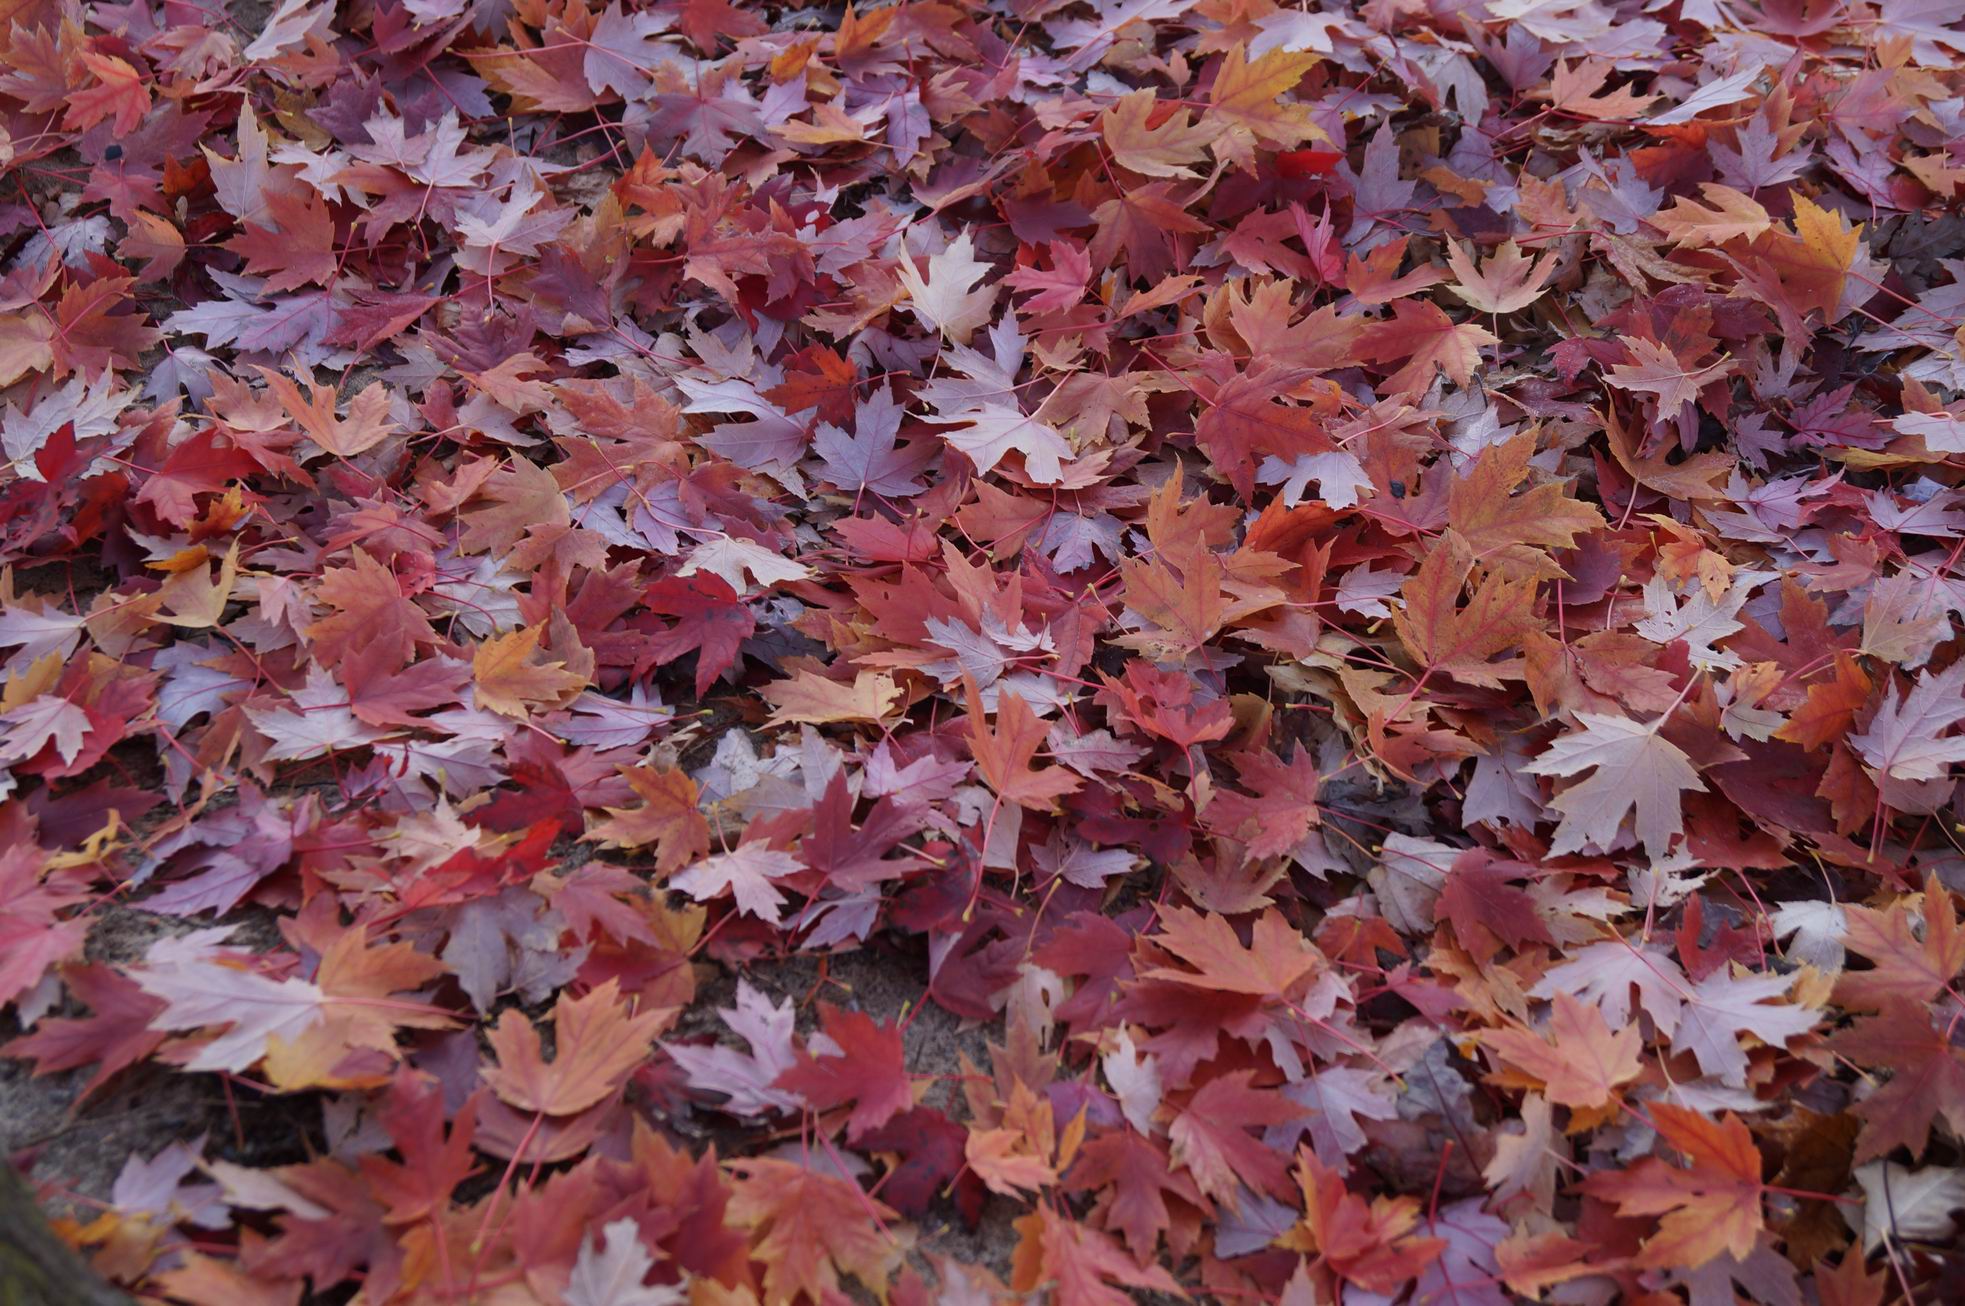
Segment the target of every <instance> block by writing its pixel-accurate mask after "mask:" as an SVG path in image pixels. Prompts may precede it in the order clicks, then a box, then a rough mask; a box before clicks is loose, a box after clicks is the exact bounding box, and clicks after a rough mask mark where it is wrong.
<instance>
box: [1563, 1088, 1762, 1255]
mask: <svg viewBox="0 0 1965 1306" xmlns="http://www.w3.org/2000/svg"><path fill="white" fill-rule="evenodd" d="M1651 1120H1652V1123H1653V1124H1654V1125H1656V1126H1657V1129H1658V1136H1659V1137H1660V1138H1661V1139H1663V1140H1664V1142H1665V1143H1667V1144H1668V1145H1669V1146H1671V1147H1672V1148H1673V1149H1674V1150H1676V1151H1678V1152H1680V1153H1682V1154H1683V1155H1684V1156H1685V1157H1686V1158H1687V1159H1688V1160H1690V1161H1691V1162H1692V1165H1691V1166H1690V1168H1681V1167H1679V1166H1675V1165H1671V1164H1669V1163H1667V1162H1665V1161H1661V1160H1659V1159H1658V1158H1657V1157H1646V1158H1645V1159H1644V1160H1643V1161H1640V1162H1639V1163H1638V1164H1637V1165H1635V1166H1633V1167H1632V1168H1630V1169H1629V1170H1620V1171H1615V1172H1613V1173H1608V1174H1596V1175H1592V1176H1591V1177H1590V1178H1589V1179H1588V1180H1587V1181H1585V1184H1584V1188H1585V1190H1586V1191H1588V1192H1590V1193H1591V1194H1593V1195H1595V1196H1599V1197H1607V1198H1610V1199H1611V1200H1613V1201H1615V1202H1616V1203H1617V1213H1618V1214H1619V1215H1624V1216H1634V1215H1662V1216H1663V1217H1664V1218H1663V1219H1661V1220H1660V1221H1659V1222H1658V1232H1657V1233H1655V1234H1653V1235H1652V1236H1651V1237H1650V1238H1649V1239H1648V1240H1646V1242H1645V1244H1644V1248H1643V1250H1642V1251H1640V1252H1639V1253H1638V1258H1637V1262H1638V1264H1640V1265H1645V1266H1652V1267H1657V1268H1667V1267H1670V1268H1677V1269H1686V1270H1696V1269H1697V1268H1699V1267H1700V1266H1701V1265H1704V1264H1705V1263H1706V1262H1707V1261H1710V1260H1712V1259H1713V1258H1715V1257H1717V1256H1721V1255H1730V1256H1732V1257H1734V1258H1735V1259H1736V1260H1745V1259H1746V1258H1747V1257H1748V1256H1750V1255H1752V1254H1753V1249H1754V1246H1755V1244H1756V1243H1758V1242H1759V1241H1760V1235H1761V1231H1762V1230H1763V1229H1764V1228H1765V1227H1766V1224H1765V1221H1764V1219H1763V1217H1762V1213H1761V1207H1760V1197H1761V1193H1762V1192H1763V1191H1764V1189H1765V1186H1764V1185H1763V1184H1762V1183H1761V1181H1760V1167H1761V1162H1760V1150H1759V1149H1758V1148H1757V1147H1755V1146H1754V1141H1753V1135H1752V1134H1751V1133H1749V1132H1747V1127H1746V1126H1745V1125H1744V1124H1742V1123H1741V1122H1740V1118H1739V1117H1738V1116H1736V1115H1734V1114H1733V1113H1732V1112H1730V1111H1729V1112H1727V1113H1726V1114H1725V1115H1724V1116H1723V1117H1721V1118H1720V1119H1719V1120H1716V1121H1715V1120H1710V1119H1708V1118H1707V1117H1706V1116H1704V1115H1702V1114H1700V1113H1699V1112H1697V1111H1692V1110H1688V1109H1687V1108H1685V1107H1676V1106H1672V1105H1670V1104H1669V1103H1665V1102H1654V1103H1652V1105H1651Z"/></svg>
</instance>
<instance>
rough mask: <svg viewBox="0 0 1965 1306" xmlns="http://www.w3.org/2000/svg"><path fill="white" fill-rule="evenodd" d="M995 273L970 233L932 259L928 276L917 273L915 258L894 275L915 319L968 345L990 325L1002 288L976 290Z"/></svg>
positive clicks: (903, 262) (898, 266)
mask: <svg viewBox="0 0 1965 1306" xmlns="http://www.w3.org/2000/svg"><path fill="white" fill-rule="evenodd" d="M991 271H992V269H991V267H990V265H989V264H988V263H985V262H983V261H982V260H981V259H978V258H977V257H976V245H975V242H974V241H973V240H971V239H970V237H969V233H968V231H967V230H964V231H963V233H962V234H961V235H959V236H957V237H956V238H955V239H954V240H952V241H950V242H949V245H948V248H947V249H945V250H943V251H942V252H941V253H939V254H931V255H929V256H928V275H927V276H926V277H923V276H922V275H921V273H920V272H919V271H918V270H916V268H915V266H914V260H913V258H912V257H908V256H905V255H904V256H903V257H902V258H901V260H900V262H898V263H896V264H895V265H894V272H895V274H896V275H898V276H899V277H900V279H901V284H902V285H903V286H906V287H907V293H908V298H909V300H910V301H911V302H912V305H913V308H914V315H915V316H916V317H918V318H920V319H921V320H922V321H923V322H924V323H926V324H927V325H929V326H931V327H933V328H934V329H935V330H937V331H939V332H941V333H942V334H943V335H945V336H947V337H948V338H949V339H950V340H953V341H954V342H955V343H956V344H958V345H960V344H967V343H968V341H969V336H970V335H971V334H972V333H973V332H974V331H975V329H976V328H977V327H979V326H982V325H984V324H985V323H987V322H988V321H989V318H990V314H991V312H993V311H994V309H995V307H996V295H997V292H998V290H1000V289H1001V287H999V286H997V285H994V284H991V285H988V286H985V287H984V288H983V289H981V290H977V289H975V288H974V287H975V285H976V283H977V282H978V281H981V280H982V279H983V278H984V277H986V276H988V275H989V274H990V272H991Z"/></svg>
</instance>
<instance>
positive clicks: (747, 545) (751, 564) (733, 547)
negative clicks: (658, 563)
mask: <svg viewBox="0 0 1965 1306" xmlns="http://www.w3.org/2000/svg"><path fill="white" fill-rule="evenodd" d="M699 571H707V572H710V573H712V574H714V575H718V576H721V577H723V579H724V580H726V581H728V582H729V583H730V588H731V589H733V590H736V591H737V592H738V593H739V594H742V593H744V592H745V591H746V590H748V589H750V587H751V584H752V583H755V584H757V585H760V586H765V587H769V586H771V585H775V584H778V583H779V582H780V581H793V580H804V579H805V578H806V577H808V576H810V575H811V574H812V571H811V569H810V568H809V567H807V566H806V565H805V564H804V563H802V562H794V561H792V560H791V559H790V558H786V557H783V556H782V555H780V554H777V553H774V552H772V551H771V550H770V549H767V548H765V547H764V546H763V545H762V544H756V543H753V542H752V541H750V540H740V539H738V538H736V537H735V536H733V535H723V536H719V537H718V538H716V539H714V540H708V541H705V542H704V543H702V544H699V545H697V546H696V547H695V548H694V549H692V550H690V553H689V559H688V561H687V562H684V563H683V564H682V566H681V567H680V568H678V569H677V571H676V575H678V576H693V575H695V574H696V573H697V572H699ZM746 573H748V575H749V576H750V580H749V581H746V580H745V575H746Z"/></svg>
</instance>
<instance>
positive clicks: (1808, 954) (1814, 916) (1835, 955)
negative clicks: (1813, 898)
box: [1767, 902, 1849, 971]
mask: <svg viewBox="0 0 1965 1306" xmlns="http://www.w3.org/2000/svg"><path fill="white" fill-rule="evenodd" d="M1767 920H1768V924H1769V925H1771V926H1772V927H1773V930H1774V937H1775V938H1777V939H1785V938H1787V937H1789V936H1790V935H1792V936H1793V937H1794V942H1792V943H1790V944H1788V951H1787V956H1788V960H1789V961H1793V962H1799V963H1800V964H1801V965H1804V966H1813V967H1815V968H1816V969H1817V970H1826V971H1838V970H1841V969H1842V963H1843V961H1844V960H1845V959H1846V958H1847V956H1848V954H1847V953H1846V952H1845V951H1844V950H1843V945H1842V941H1843V939H1844V938H1845V937H1847V936H1848V933H1849V917H1848V915H1847V913H1845V912H1844V911H1843V910H1842V906H1841V904H1840V903H1833V902H1790V903H1784V904H1783V905H1782V906H1781V907H1780V908H1779V910H1777V911H1774V912H1772V913H1771V914H1769V916H1768V918H1767Z"/></svg>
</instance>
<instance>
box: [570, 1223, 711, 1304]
mask: <svg viewBox="0 0 1965 1306" xmlns="http://www.w3.org/2000/svg"><path fill="white" fill-rule="evenodd" d="M654 1266H655V1258H654V1257H653V1256H651V1255H649V1252H648V1249H647V1248H646V1247H643V1246H642V1245H641V1226H640V1225H638V1224H636V1223H635V1222H634V1221H633V1220H632V1219H629V1218H628V1217H626V1216H623V1217H622V1218H621V1219H619V1220H615V1221H613V1222H612V1223H610V1224H607V1225H605V1226H603V1227H602V1229H601V1231H600V1238H599V1240H598V1241H596V1242H588V1243H583V1244H582V1245H581V1247H580V1255H579V1256H578V1257H577V1258H576V1259H575V1260H574V1262H573V1273H572V1274H571V1275H569V1276H568V1277H567V1280H566V1306H678V1304H679V1303H681V1302H684V1301H687V1300H688V1298H687V1297H686V1296H685V1295H684V1294H683V1292H682V1291H681V1290H680V1289H678V1288H674V1287H670V1286H669V1285H667V1284H661V1285H657V1286H656V1287H653V1288H650V1287H647V1286H645V1285H644V1284H643V1283H642V1279H643V1278H644V1277H645V1276H646V1275H647V1274H648V1271H649V1270H651V1269H653V1268H654Z"/></svg>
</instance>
